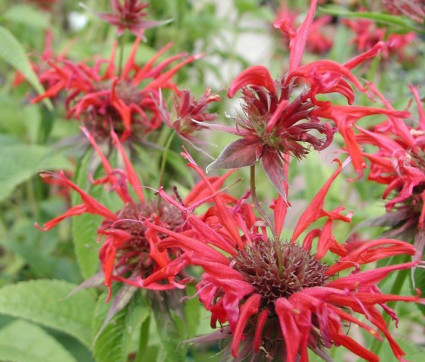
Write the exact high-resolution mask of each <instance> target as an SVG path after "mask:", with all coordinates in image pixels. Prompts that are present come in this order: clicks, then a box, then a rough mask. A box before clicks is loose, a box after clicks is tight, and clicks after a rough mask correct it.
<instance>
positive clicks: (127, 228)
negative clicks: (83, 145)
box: [36, 129, 227, 292]
mask: <svg viewBox="0 0 425 362" xmlns="http://www.w3.org/2000/svg"><path fill="white" fill-rule="evenodd" d="M83 132H84V133H85V134H86V135H87V137H88V138H89V141H90V142H91V144H92V146H93V147H94V149H95V151H96V152H97V154H98V156H99V157H100V160H101V162H102V164H103V168H104V170H105V173H106V175H105V177H103V178H101V179H99V180H94V181H93V182H94V184H95V185H108V186H109V189H110V190H111V191H113V192H114V193H116V195H117V196H118V197H119V199H120V200H121V203H122V205H121V207H120V208H119V209H118V210H115V209H113V210H112V209H110V208H108V207H106V206H105V205H103V204H102V203H101V202H100V201H98V200H96V199H95V198H94V197H92V196H90V195H89V194H88V193H87V192H85V191H84V190H82V189H81V188H80V187H79V186H77V185H76V184H74V183H73V182H72V181H70V180H69V179H68V178H67V177H66V176H65V174H64V173H63V172H61V173H59V174H53V173H42V174H41V176H42V177H43V178H44V179H46V180H47V181H48V183H51V184H57V185H61V186H63V187H66V188H68V189H71V190H74V191H76V192H77V193H78V194H79V196H80V198H81V200H82V203H81V204H77V205H75V206H73V207H72V208H70V209H69V210H68V211H66V212H65V213H64V214H62V215H60V216H58V217H56V218H54V219H53V220H51V221H48V222H47V223H45V224H44V226H43V227H40V226H38V225H37V224H36V226H37V227H38V228H39V229H41V230H43V231H47V230H50V229H51V228H53V227H54V226H56V225H57V224H58V223H60V222H61V221H62V220H64V219H66V218H69V217H73V216H76V215H81V214H87V213H88V214H94V215H100V216H102V218H103V221H102V222H101V224H100V225H99V228H98V237H99V240H101V239H102V240H103V243H102V246H101V248H100V250H99V259H100V262H101V267H102V271H103V274H104V283H105V285H106V286H107V287H108V288H109V290H110V292H111V285H112V282H114V281H118V282H124V283H126V284H128V285H131V286H136V287H140V286H141V282H142V281H143V280H144V279H146V278H148V277H149V276H150V274H152V273H154V272H156V271H158V270H160V269H162V268H164V267H168V266H169V265H170V264H172V260H173V259H174V258H175V256H176V255H175V254H174V252H173V251H159V250H158V248H157V244H158V242H159V241H160V240H161V239H163V238H164V237H165V236H166V234H164V233H159V232H157V231H156V230H155V229H152V228H151V227H149V226H146V220H149V221H150V222H151V223H153V224H160V225H161V226H162V227H165V228H167V229H169V230H172V231H173V232H177V233H180V232H182V233H184V232H187V229H188V227H187V225H184V224H183V219H182V215H181V211H180V210H179V208H177V207H175V206H173V205H171V204H170V203H168V202H165V201H161V202H158V201H157V200H154V201H149V200H147V199H146V198H145V195H144V193H143V189H142V185H141V183H140V181H139V178H138V176H137V174H136V172H135V170H134V168H133V166H132V164H131V162H130V160H129V159H128V157H127V155H126V153H125V151H124V149H123V147H122V145H121V143H120V141H119V139H118V137H117V135H116V134H115V133H113V132H112V139H113V141H114V142H115V145H116V147H117V148H118V150H119V152H120V153H121V157H122V159H123V163H124V166H125V167H124V170H123V169H114V168H113V167H112V166H111V164H110V163H109V161H108V160H107V158H106V157H105V155H104V154H103V153H102V152H101V150H100V148H99V146H98V145H97V143H96V141H95V139H94V137H93V136H92V135H91V134H90V133H89V132H88V130H87V129H83ZM226 177H227V175H225V176H223V177H213V178H210V182H211V183H212V185H213V188H214V189H216V190H217V189H219V188H220V187H221V185H222V184H223V182H224V180H225V179H226ZM204 198H205V190H204V186H203V183H202V184H198V185H195V187H194V188H193V190H192V192H191V193H189V195H188V196H187V197H186V199H185V200H184V201H181V202H183V203H184V204H185V205H186V206H187V207H189V206H191V205H192V204H196V205H199V203H200V202H201V203H202V200H204ZM179 279H181V278H180V277H179V276H177V275H175V276H174V277H170V278H168V279H167V283H161V284H159V283H151V284H149V286H148V287H147V288H148V289H153V290H167V289H172V288H181V287H183V286H182V285H181V284H180V282H179Z"/></svg>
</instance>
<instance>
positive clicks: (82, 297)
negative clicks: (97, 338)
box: [0, 280, 95, 346]
mask: <svg viewBox="0 0 425 362" xmlns="http://www.w3.org/2000/svg"><path fill="white" fill-rule="evenodd" d="M75 287H76V285H75V284H71V283H67V282H64V281H61V280H32V281H27V282H20V283H17V284H14V285H7V286H5V287H3V288H1V289H0V313H3V314H7V315H12V316H15V317H19V318H23V319H28V320H30V321H32V322H35V323H39V324H41V325H43V326H46V327H50V328H53V329H57V330H59V331H61V332H64V333H66V334H69V335H71V336H73V337H75V338H76V339H78V340H79V341H80V342H82V343H83V344H85V345H86V346H90V341H91V325H90V321H91V320H92V316H93V311H94V306H95V301H94V299H93V296H92V294H91V293H90V292H89V291H86V290H82V291H81V292H79V293H77V294H75V295H73V296H72V297H69V298H66V299H65V297H66V296H67V295H68V294H69V293H70V292H71V291H72V290H73V289H74V288H75Z"/></svg>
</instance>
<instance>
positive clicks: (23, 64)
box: [0, 26, 53, 109]
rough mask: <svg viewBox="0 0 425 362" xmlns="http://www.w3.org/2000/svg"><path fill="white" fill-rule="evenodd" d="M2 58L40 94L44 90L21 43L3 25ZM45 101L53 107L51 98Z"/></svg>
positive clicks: (0, 56)
mask: <svg viewBox="0 0 425 362" xmlns="http://www.w3.org/2000/svg"><path fill="white" fill-rule="evenodd" d="M0 58H2V59H3V60H4V61H6V62H7V63H9V64H10V65H11V66H12V67H14V68H15V69H16V70H17V71H19V72H21V73H22V75H23V76H24V77H25V78H26V79H27V80H28V82H29V83H30V84H31V85H32V86H33V87H34V88H35V90H36V91H37V92H38V93H39V94H41V93H43V92H44V89H43V87H42V86H41V84H40V82H39V81H38V77H37V75H36V74H35V73H34V70H33V69H32V67H31V63H30V61H29V60H28V57H27V55H26V54H25V50H24V48H23V47H22V45H21V43H19V41H18V40H17V39H16V38H15V37H14V35H13V34H12V33H11V32H10V31H9V30H7V29H6V28H4V27H3V26H0ZM44 102H45V104H46V106H47V108H49V109H53V105H52V103H51V102H50V100H48V99H46V100H44Z"/></svg>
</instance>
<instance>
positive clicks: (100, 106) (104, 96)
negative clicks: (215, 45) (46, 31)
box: [33, 38, 201, 140]
mask: <svg viewBox="0 0 425 362" xmlns="http://www.w3.org/2000/svg"><path fill="white" fill-rule="evenodd" d="M139 42H140V38H138V39H136V41H135V43H134V46H133V49H132V52H131V53H130V56H129V58H128V60H127V63H126V64H125V65H124V68H123V70H122V72H121V73H120V74H117V72H118V71H117V69H116V67H115V64H114V58H115V49H114V51H113V52H112V55H111V59H110V60H109V61H107V60H99V61H98V62H96V64H95V65H94V66H93V67H89V66H88V65H86V64H84V63H78V64H75V63H72V62H71V61H58V62H55V63H53V62H49V64H50V66H51V68H50V69H49V70H47V71H46V72H44V73H43V74H41V75H40V81H41V82H48V83H49V84H50V87H49V88H48V89H47V90H46V92H45V93H44V94H42V95H41V96H39V97H36V98H35V99H34V100H33V102H39V101H40V100H42V99H43V98H51V97H54V96H56V95H57V94H58V93H59V92H61V91H63V90H67V91H68V96H67V98H66V101H65V105H66V108H67V110H68V117H71V116H75V117H76V118H77V119H82V121H83V123H84V124H85V126H87V128H88V129H89V131H90V132H91V133H93V134H94V135H95V136H96V138H97V139H102V138H107V137H109V135H110V127H111V125H112V128H113V130H114V131H115V132H116V133H117V134H118V135H119V136H120V138H121V140H124V139H126V138H127V137H128V136H130V135H131V134H136V136H140V135H143V134H145V133H148V132H150V131H152V130H154V129H156V128H158V127H159V126H160V125H161V122H162V120H161V115H160V111H159V110H158V108H157V104H159V97H160V94H159V89H160V88H166V89H171V90H173V91H176V92H177V91H178V90H177V86H176V85H175V84H174V83H173V82H172V81H171V78H172V77H173V76H174V74H175V73H176V72H177V71H178V70H179V69H180V68H181V67H183V66H184V65H186V64H188V63H190V62H193V61H194V60H195V59H198V58H199V57H200V56H201V55H193V56H189V57H186V54H185V53H179V54H177V55H174V56H172V57H170V58H168V59H166V60H164V61H162V62H161V63H159V64H157V65H155V62H156V61H157V59H158V58H159V57H160V56H161V55H162V53H164V52H165V51H166V50H167V49H168V48H170V46H171V45H172V44H171V43H170V44H168V45H166V46H165V47H164V48H162V49H161V50H160V51H159V52H158V53H157V54H156V55H155V56H154V57H153V58H152V59H151V60H149V61H148V62H147V63H146V64H144V65H141V66H139V65H137V64H136V63H135V60H134V58H135V55H136V52H137V48H138V45H139ZM185 57H186V58H185ZM182 58H185V59H184V60H182V61H181V62H180V63H178V64H177V65H174V66H173V67H172V68H170V69H168V70H167V67H168V66H169V65H170V64H171V63H173V62H174V61H176V60H178V59H182ZM105 62H106V63H108V66H107V68H106V70H105V71H104V72H101V69H100V66H101V64H102V63H105ZM142 83H143V88H141V84H142Z"/></svg>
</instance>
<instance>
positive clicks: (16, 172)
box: [0, 143, 72, 201]
mask: <svg viewBox="0 0 425 362" xmlns="http://www.w3.org/2000/svg"><path fill="white" fill-rule="evenodd" d="M0 164H1V167H2V172H1V173H0V201H2V200H4V199H5V198H7V197H8V196H10V194H11V193H12V192H13V190H14V189H15V187H16V186H18V185H19V184H21V183H22V182H24V181H26V180H28V179H30V178H31V177H32V176H34V175H35V174H36V173H38V172H39V171H40V170H49V169H72V166H71V164H70V162H69V161H68V160H67V159H66V158H65V157H64V156H62V155H60V154H57V153H53V152H51V149H50V148H49V147H46V146H39V145H25V144H19V143H16V144H13V145H10V144H1V145H0Z"/></svg>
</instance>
